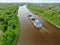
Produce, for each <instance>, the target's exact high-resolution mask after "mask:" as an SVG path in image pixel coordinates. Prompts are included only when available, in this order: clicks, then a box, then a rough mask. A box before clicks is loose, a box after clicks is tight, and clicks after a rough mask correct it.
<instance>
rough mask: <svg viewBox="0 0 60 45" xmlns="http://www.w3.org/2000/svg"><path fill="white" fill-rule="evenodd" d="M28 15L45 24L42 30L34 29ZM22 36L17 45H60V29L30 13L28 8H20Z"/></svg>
mask: <svg viewBox="0 0 60 45" xmlns="http://www.w3.org/2000/svg"><path fill="white" fill-rule="evenodd" d="M28 15H32V16H33V17H35V18H36V19H39V21H40V22H41V23H42V24H43V27H42V29H37V28H36V27H34V25H33V24H32V22H31V21H30V20H29V18H28ZM18 17H19V21H20V28H21V30H20V35H19V39H18V41H17V45H60V29H59V28H57V27H55V26H54V25H52V24H50V23H49V22H47V21H45V20H44V19H42V18H40V17H38V16H37V15H35V14H33V13H32V12H30V11H29V10H28V9H27V8H26V6H22V7H20V8H19V11H18Z"/></svg>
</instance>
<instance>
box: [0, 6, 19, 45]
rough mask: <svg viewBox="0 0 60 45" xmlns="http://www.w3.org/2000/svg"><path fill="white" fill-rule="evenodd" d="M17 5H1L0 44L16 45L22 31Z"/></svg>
mask: <svg viewBox="0 0 60 45" xmlns="http://www.w3.org/2000/svg"><path fill="white" fill-rule="evenodd" d="M17 13H18V6H17V5H8V6H7V5H5V6H2V5H1V6H0V45H16V42H17V38H18V35H19V33H20V26H19V20H18V17H17Z"/></svg>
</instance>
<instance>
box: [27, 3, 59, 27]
mask: <svg viewBox="0 0 60 45" xmlns="http://www.w3.org/2000/svg"><path fill="white" fill-rule="evenodd" d="M48 5H49V6H48ZM27 7H28V9H30V10H31V11H32V12H33V13H35V14H37V15H38V16H40V17H42V18H43V19H45V20H47V21H49V22H50V23H52V24H54V25H57V26H58V27H60V10H59V8H60V7H59V5H58V4H57V5H54V4H52V5H50V4H46V5H41V6H40V5H39V6H38V4H37V5H35V4H32V5H30V4H29V5H28V6H27ZM57 7H58V8H57Z"/></svg>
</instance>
